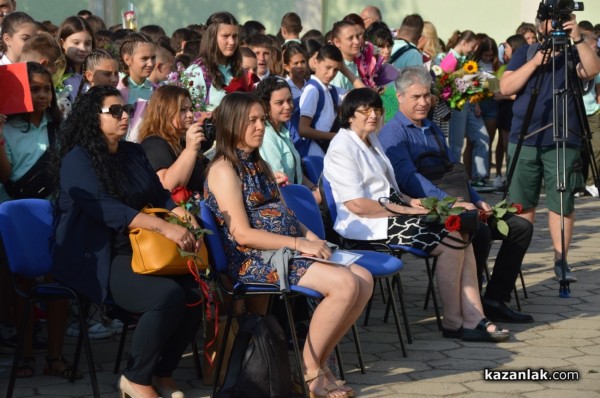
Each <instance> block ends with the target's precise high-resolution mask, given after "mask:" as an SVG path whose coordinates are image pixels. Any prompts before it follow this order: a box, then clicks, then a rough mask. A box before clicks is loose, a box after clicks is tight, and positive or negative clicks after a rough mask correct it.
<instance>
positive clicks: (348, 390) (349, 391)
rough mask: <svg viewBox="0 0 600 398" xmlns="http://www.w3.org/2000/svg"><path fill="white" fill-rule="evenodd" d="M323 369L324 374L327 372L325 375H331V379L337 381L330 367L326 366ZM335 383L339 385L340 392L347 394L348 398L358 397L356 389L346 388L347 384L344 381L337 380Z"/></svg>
mask: <svg viewBox="0 0 600 398" xmlns="http://www.w3.org/2000/svg"><path fill="white" fill-rule="evenodd" d="M321 369H323V372H325V375H327V374H330V375H331V377H332V378H333V379H334V380H335V376H334V375H333V372H332V371H331V369H329V366H327V365H324V366H323V367H322V368H321ZM330 380H331V379H330ZM334 383H335V384H336V385H337V387H338V390H340V391H343V392H345V393H346V395H347V396H348V398H354V397H355V396H356V393H355V392H354V389H353V388H352V387H350V386H346V385H345V384H346V382H345V381H344V380H335V382H334Z"/></svg>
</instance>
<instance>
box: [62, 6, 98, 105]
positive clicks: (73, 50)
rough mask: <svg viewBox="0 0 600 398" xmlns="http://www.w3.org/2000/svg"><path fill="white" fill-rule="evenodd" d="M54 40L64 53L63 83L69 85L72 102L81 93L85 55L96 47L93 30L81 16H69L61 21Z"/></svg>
mask: <svg viewBox="0 0 600 398" xmlns="http://www.w3.org/2000/svg"><path fill="white" fill-rule="evenodd" d="M56 40H57V41H58V44H59V45H60V47H61V48H62V50H63V53H64V54H65V58H66V60H67V67H66V69H65V75H64V76H63V85H64V86H65V87H68V86H70V92H69V96H68V98H69V100H70V101H71V102H73V101H74V100H75V99H76V98H77V95H79V94H81V91H82V87H81V86H82V85H83V84H84V82H83V76H82V73H83V72H82V66H83V61H85V57H87V55H88V54H89V53H90V52H91V51H92V50H93V49H95V48H96V44H95V42H94V32H93V31H92V28H91V27H90V25H89V24H88V23H87V21H86V20H85V19H83V18H81V17H76V16H71V17H68V18H67V19H65V20H64V21H63V23H62V24H61V25H60V27H59V29H58V32H57V33H56Z"/></svg>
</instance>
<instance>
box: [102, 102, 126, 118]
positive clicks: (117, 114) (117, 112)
mask: <svg viewBox="0 0 600 398" xmlns="http://www.w3.org/2000/svg"><path fill="white" fill-rule="evenodd" d="M123 112H125V113H126V114H127V115H128V116H129V117H131V116H133V105H130V104H127V105H120V104H114V105H111V106H109V107H108V108H102V109H100V113H110V114H111V116H112V117H114V118H115V119H121V117H122V116H123Z"/></svg>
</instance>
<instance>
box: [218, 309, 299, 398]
mask: <svg viewBox="0 0 600 398" xmlns="http://www.w3.org/2000/svg"><path fill="white" fill-rule="evenodd" d="M239 326H240V328H239V331H238V333H237V335H236V336H235V340H234V342H233V347H232V349H231V357H230V358H229V366H228V367H227V373H226V375H225V381H224V382H223V386H222V387H221V389H220V390H219V392H218V393H217V395H216V397H217V398H242V397H252V398H263V397H264V398H287V397H290V396H291V395H292V391H291V384H292V382H291V371H290V363H289V360H288V352H287V343H286V340H287V339H286V336H285V333H284V332H283V329H282V328H281V326H280V325H279V323H278V322H277V319H276V318H275V316H273V315H266V316H262V315H254V314H246V315H243V316H242V317H241V318H240V321H239Z"/></svg>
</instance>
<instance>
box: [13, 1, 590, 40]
mask: <svg viewBox="0 0 600 398" xmlns="http://www.w3.org/2000/svg"><path fill="white" fill-rule="evenodd" d="M133 3H134V4H135V5H136V6H137V7H138V10H139V12H140V17H139V24H140V25H139V26H143V25H146V24H159V25H161V26H163V27H164V28H165V30H166V31H167V33H168V34H170V33H171V32H172V31H173V30H175V29H177V28H179V27H182V26H186V25H188V24H191V23H203V22H205V21H206V18H207V17H208V16H209V15H210V14H211V13H213V12H215V11H220V10H226V11H229V12H231V13H232V14H233V15H235V16H236V18H237V19H238V21H239V22H240V23H243V22H244V21H247V20H250V19H255V20H259V21H261V22H262V23H263V24H264V25H265V26H266V27H267V30H268V32H269V33H276V32H277V29H278V28H279V23H280V21H281V17H282V16H283V15H284V14H285V13H286V12H289V11H295V12H297V13H298V14H299V15H300V16H301V17H302V21H303V25H304V28H305V30H308V29H311V28H317V29H323V31H326V30H328V29H329V27H331V25H332V24H333V22H335V21H337V20H339V19H341V18H343V17H344V15H346V14H348V13H351V12H355V13H360V11H361V10H362V8H363V7H364V6H365V5H366V4H373V5H376V6H378V7H380V8H381V10H382V11H383V15H384V21H385V22H387V23H388V24H389V25H390V26H391V27H398V26H399V25H400V22H402V19H403V18H404V16H405V15H407V14H411V13H415V12H416V13H419V14H421V16H422V17H423V18H424V19H426V20H429V21H431V22H433V23H434V25H435V26H436V27H437V29H438V34H439V35H440V38H442V40H444V41H445V40H446V39H448V37H449V36H450V35H451V34H452V32H453V31H454V30H455V29H459V30H466V29H470V30H473V31H475V32H476V33H478V32H484V33H487V34H489V35H490V36H492V37H494V38H495V39H496V40H498V41H503V40H504V39H506V38H507V37H508V36H510V35H512V34H514V31H515V29H516V27H517V26H518V25H519V24H520V23H521V22H522V21H528V22H533V20H534V18H535V14H536V10H537V6H538V4H539V2H538V1H536V0H219V1H215V0H133ZM125 4H127V0H17V8H18V9H19V10H21V11H25V12H27V13H29V14H31V15H32V16H33V17H34V18H35V19H38V20H45V19H50V20H51V21H53V22H54V23H56V24H60V23H61V22H62V20H63V19H65V18H66V17H67V16H69V15H73V14H75V13H77V11H79V10H80V9H82V8H86V9H89V10H91V11H93V12H95V13H97V12H99V10H102V9H104V10H105V11H106V12H107V14H106V15H105V16H104V18H105V20H106V23H107V25H112V24H115V23H119V22H120V17H119V15H120V13H119V12H120V10H121V8H122V7H123V6H124V5H125ZM584 4H585V8H586V10H585V11H583V12H578V13H577V14H576V15H577V19H578V20H583V19H588V20H590V21H591V22H592V23H593V24H596V23H600V1H599V0H586V1H584ZM321 16H322V19H321Z"/></svg>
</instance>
